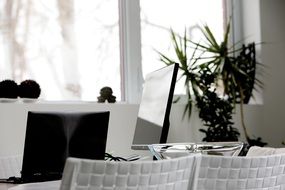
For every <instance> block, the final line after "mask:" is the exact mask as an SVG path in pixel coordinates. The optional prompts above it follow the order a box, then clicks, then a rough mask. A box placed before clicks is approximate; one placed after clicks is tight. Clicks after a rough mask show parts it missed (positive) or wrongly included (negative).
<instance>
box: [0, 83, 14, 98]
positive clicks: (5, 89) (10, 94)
mask: <svg viewBox="0 0 285 190" xmlns="http://www.w3.org/2000/svg"><path fill="white" fill-rule="evenodd" d="M17 97H18V84H17V83H16V82H15V81H13V80H9V79H6V80H3V81H1V82H0V98H17Z"/></svg>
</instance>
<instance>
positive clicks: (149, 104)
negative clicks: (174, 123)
mask: <svg viewBox="0 0 285 190" xmlns="http://www.w3.org/2000/svg"><path fill="white" fill-rule="evenodd" d="M178 67H179V66H178V64H177V63H175V64H172V65H169V66H166V67H163V68H161V69H159V70H156V71H154V72H151V73H149V74H147V75H146V77H145V82H144V86H143V92H142V98H141V102H140V107H139V111H138V116H137V122H136V127H135V133H134V138H133V144H132V147H131V148H132V149H134V150H147V149H148V145H149V144H157V143H166V141H167V135H168V130H169V115H170V109H171V105H172V99H173V94H174V88H175V83H176V78H177V72H178Z"/></svg>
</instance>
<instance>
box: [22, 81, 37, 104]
mask: <svg viewBox="0 0 285 190" xmlns="http://www.w3.org/2000/svg"><path fill="white" fill-rule="evenodd" d="M40 94H41V88H40V85H39V84H38V83H37V82H36V81H34V80H25V81H23V82H21V84H20V85H19V96H20V97H21V98H34V99H36V98H38V97H39V96H40Z"/></svg>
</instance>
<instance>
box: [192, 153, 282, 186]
mask: <svg viewBox="0 0 285 190" xmlns="http://www.w3.org/2000/svg"><path fill="white" fill-rule="evenodd" d="M198 168H199V177H198V179H197V180H196V183H197V189H198V190H228V189H232V190H236V189H252V190H253V189H262V190H265V189H274V190H283V189H285V154H279V155H271V156H256V157H229V156H213V155H202V156H201V165H200V167H198Z"/></svg>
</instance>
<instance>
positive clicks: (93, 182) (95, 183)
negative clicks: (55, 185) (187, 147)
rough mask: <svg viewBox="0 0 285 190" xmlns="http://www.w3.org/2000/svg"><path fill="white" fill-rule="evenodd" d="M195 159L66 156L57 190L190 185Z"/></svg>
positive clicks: (173, 189)
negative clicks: (129, 160) (127, 158)
mask: <svg viewBox="0 0 285 190" xmlns="http://www.w3.org/2000/svg"><path fill="white" fill-rule="evenodd" d="M196 162H197V158H196V157H195V156H192V155H190V156H186V157H181V158H175V159H171V160H158V161H152V160H149V161H147V160H144V161H134V162H111V161H102V160H89V159H79V158H68V159H67V161H66V164H65V168H64V172H63V178H62V182H61V187H60V190H75V189H82V190H83V189H108V190H111V189H118V190H119V189H144V190H151V189H161V190H162V189H167V190H186V189H188V185H190V186H191V183H192V181H191V180H190V179H192V178H193V177H194V176H193V175H194V173H195V169H196V167H195V166H196Z"/></svg>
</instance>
